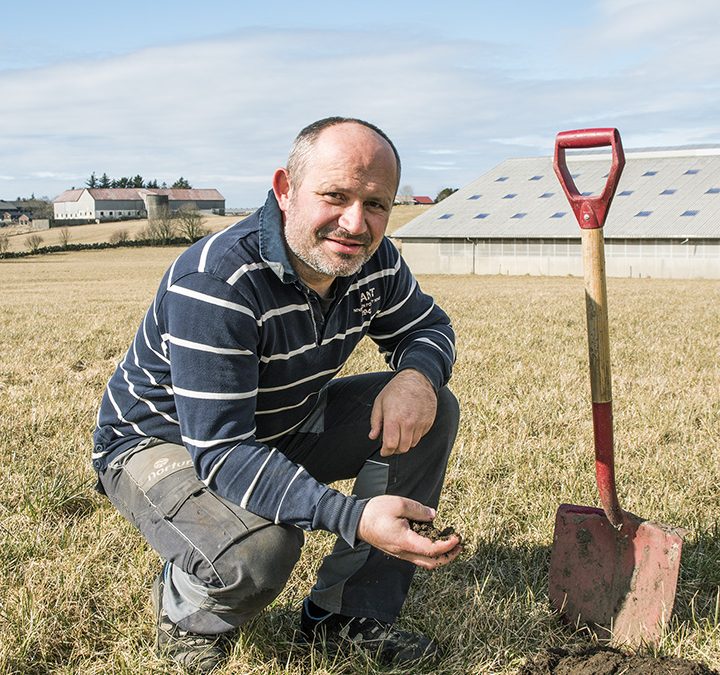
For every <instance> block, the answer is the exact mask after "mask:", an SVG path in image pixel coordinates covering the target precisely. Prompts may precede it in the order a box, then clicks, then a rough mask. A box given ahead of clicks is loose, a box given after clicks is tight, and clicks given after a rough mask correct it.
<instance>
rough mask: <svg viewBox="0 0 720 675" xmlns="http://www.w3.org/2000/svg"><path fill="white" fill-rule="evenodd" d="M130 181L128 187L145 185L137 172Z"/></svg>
mask: <svg viewBox="0 0 720 675" xmlns="http://www.w3.org/2000/svg"><path fill="white" fill-rule="evenodd" d="M131 182H132V185H131V186H130V187H134V188H141V187H145V182H144V181H143V177H142V176H141V175H140V174H138V175H137V176H135V177H134V178H132V179H131Z"/></svg>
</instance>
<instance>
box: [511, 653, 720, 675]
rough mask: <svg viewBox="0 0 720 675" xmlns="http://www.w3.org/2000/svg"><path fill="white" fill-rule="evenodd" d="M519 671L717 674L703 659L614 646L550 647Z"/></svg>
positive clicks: (539, 674) (536, 674)
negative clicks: (640, 652)
mask: <svg viewBox="0 0 720 675" xmlns="http://www.w3.org/2000/svg"><path fill="white" fill-rule="evenodd" d="M518 675H720V673H719V672H718V671H717V670H712V669H711V668H708V667H707V666H706V665H704V664H702V663H697V662H694V661H686V660H684V659H676V658H671V657H668V656H662V657H658V658H655V657H652V656H641V655H638V654H623V653H622V652H620V651H618V650H616V649H610V648H599V647H598V648H594V649H586V650H583V651H575V652H571V651H566V650H564V649H549V650H548V651H545V652H541V653H540V654H537V655H535V656H534V657H532V658H531V659H530V661H529V662H528V663H527V664H525V665H524V666H523V667H522V668H521V669H520V670H519V671H518Z"/></svg>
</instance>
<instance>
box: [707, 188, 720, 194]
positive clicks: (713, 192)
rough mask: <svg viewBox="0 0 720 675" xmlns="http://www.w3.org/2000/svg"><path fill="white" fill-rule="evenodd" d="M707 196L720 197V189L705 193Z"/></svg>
mask: <svg viewBox="0 0 720 675" xmlns="http://www.w3.org/2000/svg"><path fill="white" fill-rule="evenodd" d="M705 194H706V195H720V187H712V188H710V189H709V190H708V191H707V192H705Z"/></svg>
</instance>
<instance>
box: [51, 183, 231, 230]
mask: <svg viewBox="0 0 720 675" xmlns="http://www.w3.org/2000/svg"><path fill="white" fill-rule="evenodd" d="M153 197H160V198H167V200H168V207H169V209H170V211H171V212H174V211H179V210H181V209H192V210H195V211H200V212H201V213H216V214H224V213H225V197H223V196H222V195H221V194H220V193H219V192H218V191H217V190H215V189H191V190H185V189H173V188H168V189H165V188H162V189H160V188H159V189H155V188H152V189H146V188H83V189H81V190H65V192H63V193H62V194H61V195H60V196H59V197H57V198H56V199H55V200H54V201H53V211H54V214H55V220H56V221H58V220H60V221H62V220H64V221H69V220H71V221H76V222H81V221H82V222H91V221H96V220H100V221H102V220H121V219H124V218H145V217H147V214H148V201H150V200H151V199H152V198H153Z"/></svg>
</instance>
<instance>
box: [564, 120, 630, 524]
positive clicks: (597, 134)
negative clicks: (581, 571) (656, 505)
mask: <svg viewBox="0 0 720 675" xmlns="http://www.w3.org/2000/svg"><path fill="white" fill-rule="evenodd" d="M608 145H609V146H611V147H612V166H611V168H610V173H609V174H608V179H607V183H606V184H605V188H604V190H603V191H602V194H601V195H600V196H598V197H583V196H582V195H581V194H580V193H579V192H578V189H577V187H575V182H574V181H573V178H572V176H571V175H570V172H569V171H568V168H567V163H566V161H565V149H566V148H597V147H602V146H608ZM624 166H625V155H624V153H623V149H622V144H621V142H620V134H619V133H618V130H617V129H580V130H578V131H563V132H561V133H559V134H558V135H557V139H556V142H555V162H554V167H555V173H556V174H557V176H558V179H559V180H560V184H561V185H562V187H563V190H564V191H565V195H566V196H567V198H568V201H569V202H570V206H572V209H573V211H574V212H575V217H576V218H577V220H578V223H579V224H580V228H581V229H582V248H583V267H584V270H585V309H586V312H587V327H588V352H589V356H590V384H591V389H592V401H593V433H594V437H595V476H596V479H597V486H598V492H599V493H600V501H601V502H602V505H603V509H604V510H605V515H606V516H607V518H608V520H609V521H610V522H611V523H612V524H613V525H614V526H615V527H617V528H619V527H621V525H622V510H621V509H620V504H619V502H618V498H617V492H616V490H615V461H614V453H613V421H612V385H611V375H610V335H609V330H608V314H607V288H606V283H605V243H604V238H603V230H602V228H603V225H604V224H605V218H606V216H607V212H608V209H609V208H610V203H611V202H612V198H613V196H614V195H615V190H616V188H617V184H618V181H619V180H620V174H621V173H622V170H623V167H624Z"/></svg>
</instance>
